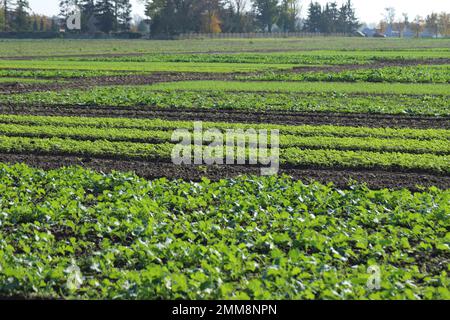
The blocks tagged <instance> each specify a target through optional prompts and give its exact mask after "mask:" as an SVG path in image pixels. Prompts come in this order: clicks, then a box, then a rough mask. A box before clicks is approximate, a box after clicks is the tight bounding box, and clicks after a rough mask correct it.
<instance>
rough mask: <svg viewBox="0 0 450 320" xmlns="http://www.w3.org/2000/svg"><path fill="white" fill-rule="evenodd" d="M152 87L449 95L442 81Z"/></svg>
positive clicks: (168, 87)
mask: <svg viewBox="0 0 450 320" xmlns="http://www.w3.org/2000/svg"><path fill="white" fill-rule="evenodd" d="M149 88H150V90H151V89H154V90H187V91H225V92H258V93H260V92H278V93H322V94H323V93H334V92H335V93H337V94H400V95H401V94H403V95H447V96H448V95H449V91H448V85H447V84H442V83H437V84H435V83H372V82H358V83H349V82H333V83H331V82H281V81H280V82H278V81H245V82H242V81H180V82H165V83H156V84H154V85H152V86H150V87H149Z"/></svg>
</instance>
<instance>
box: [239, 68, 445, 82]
mask: <svg viewBox="0 0 450 320" xmlns="http://www.w3.org/2000/svg"><path fill="white" fill-rule="evenodd" d="M238 79H240V80H261V81H331V82H401V83H450V66H448V65H446V66H414V67H387V68H381V69H361V70H350V71H341V72H299V73H275V72H269V73H263V74H258V75H252V76H240V77H238Z"/></svg>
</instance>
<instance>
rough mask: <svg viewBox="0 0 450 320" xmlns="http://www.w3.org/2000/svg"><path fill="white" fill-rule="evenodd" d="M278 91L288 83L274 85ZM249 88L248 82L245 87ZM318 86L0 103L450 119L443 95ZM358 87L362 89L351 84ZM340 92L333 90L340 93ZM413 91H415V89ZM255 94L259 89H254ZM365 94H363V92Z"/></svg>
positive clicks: (126, 90)
mask: <svg viewBox="0 0 450 320" xmlns="http://www.w3.org/2000/svg"><path fill="white" fill-rule="evenodd" d="M273 83H274V84H277V85H278V88H282V87H283V86H285V84H284V83H282V84H280V83H275V82H273ZM241 85H242V86H245V83H241ZM321 85H322V84H320V85H319V84H317V83H316V84H315V88H316V90H315V91H313V92H309V93H308V92H306V93H301V92H284V93H277V92H237V91H238V88H236V89H235V90H236V91H234V92H228V91H225V90H222V91H219V90H217V89H214V88H213V87H211V88H210V89H208V90H203V91H192V90H182V91H181V90H179V89H176V88H175V89H163V90H161V91H155V90H154V88H152V87H149V86H133V87H122V86H116V87H95V88H91V89H89V90H63V91H60V92H34V93H28V94H12V95H0V103H13V104H18V103H20V104H33V105H41V104H42V105H97V106H123V107H127V106H158V107H161V108H172V107H173V108H175V107H176V108H202V109H229V110H257V111H261V110H274V111H296V112H347V113H383V114H410V115H449V114H450V111H449V109H450V108H449V106H448V96H446V95H445V93H448V90H447V91H443V92H441V94H427V93H423V92H418V91H415V90H411V92H410V93H409V94H388V95H377V94H354V93H345V92H339V91H331V92H326V93H321V92H320V90H318V89H317V88H318V87H320V86H321ZM350 85H353V86H358V85H359V84H350ZM336 89H338V88H335V89H334V90H336ZM413 89H416V88H415V87H414V88H413ZM255 91H256V90H255ZM360 91H361V92H363V91H364V90H363V89H361V90H360Z"/></svg>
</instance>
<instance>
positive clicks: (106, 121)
mask: <svg viewBox="0 0 450 320" xmlns="http://www.w3.org/2000/svg"><path fill="white" fill-rule="evenodd" d="M0 125H1V126H2V127H1V128H2V129H3V130H5V129H6V130H11V128H14V126H17V127H19V128H20V129H18V130H19V131H20V130H26V131H27V132H30V131H29V130H36V129H33V127H34V126H35V127H38V128H39V127H51V128H49V130H53V129H52V128H55V127H56V128H55V130H61V131H58V132H66V131H64V130H69V131H70V130H79V133H80V134H81V130H86V132H89V131H90V130H92V129H101V130H105V132H106V133H105V134H116V133H117V134H118V133H119V132H122V134H123V135H124V137H133V136H134V137H136V138H142V139H145V138H147V137H148V138H150V134H152V133H154V132H157V131H173V130H176V129H188V130H193V129H194V122H192V121H173V120H161V119H127V118H91V117H89V118H85V117H57V116H52V117H47V116H31V115H5V114H2V115H0ZM202 127H203V129H205V130H206V129H219V130H223V131H225V130H227V129H242V130H247V129H255V130H264V129H265V130H279V132H280V134H281V135H297V136H302V137H312V136H315V137H354V138H378V139H413V140H422V141H427V140H450V130H448V129H411V128H369V127H348V126H333V125H319V126H315V125H296V126H294V125H281V124H256V123H255V124H250V123H247V124H244V123H228V122H202ZM12 130H13V129H12ZM37 130H39V129H37ZM119 130H120V131H119ZM69 131H67V132H69ZM16 132H17V130H16ZM31 132H32V133H37V132H38V131H31ZM77 132H78V131H77ZM90 132H94V131H90ZM147 132H149V133H147ZM95 134H100V131H95ZM126 135H127V136H126ZM110 137H112V136H111V135H110ZM164 137H166V136H164Z"/></svg>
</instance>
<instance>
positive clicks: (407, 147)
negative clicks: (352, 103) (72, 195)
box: [0, 124, 450, 155]
mask: <svg viewBox="0 0 450 320" xmlns="http://www.w3.org/2000/svg"><path fill="white" fill-rule="evenodd" d="M172 132H173V131H167V130H159V131H158V130H154V131H142V130H136V129H115V128H86V127H73V128H70V127H58V126H22V125H8V124H6V125H5V124H0V134H1V135H4V136H8V137H33V138H54V137H56V138H71V139H75V140H90V141H95V140H108V141H128V142H140V143H166V142H171V137H172ZM223 132H224V133H225V131H223ZM255 133H256V131H255ZM329 134H330V133H329ZM183 136H184V137H189V138H190V133H187V134H184V135H183ZM269 137H270V131H269V132H268V138H269ZM255 138H256V139H257V138H258V136H257V135H256V136H255V134H254V133H253V131H249V132H247V133H246V132H245V131H244V130H242V133H236V134H234V135H232V136H231V135H230V136H228V137H227V136H225V137H224V139H223V140H224V141H223V143H225V142H228V140H229V141H230V142H231V141H235V142H236V141H238V140H240V141H247V142H248V141H250V140H253V139H255ZM176 142H178V141H176ZM279 142H280V147H281V148H290V147H297V148H313V149H336V150H365V151H382V152H404V153H433V154H441V155H447V154H450V143H449V140H437V139H435V140H416V139H398V138H389V139H380V138H372V137H359V138H356V137H335V136H332V135H331V136H320V135H318V136H315V135H312V136H306V137H305V136H301V135H287V134H282V135H281V136H280V137H279ZM269 145H270V143H269Z"/></svg>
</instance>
